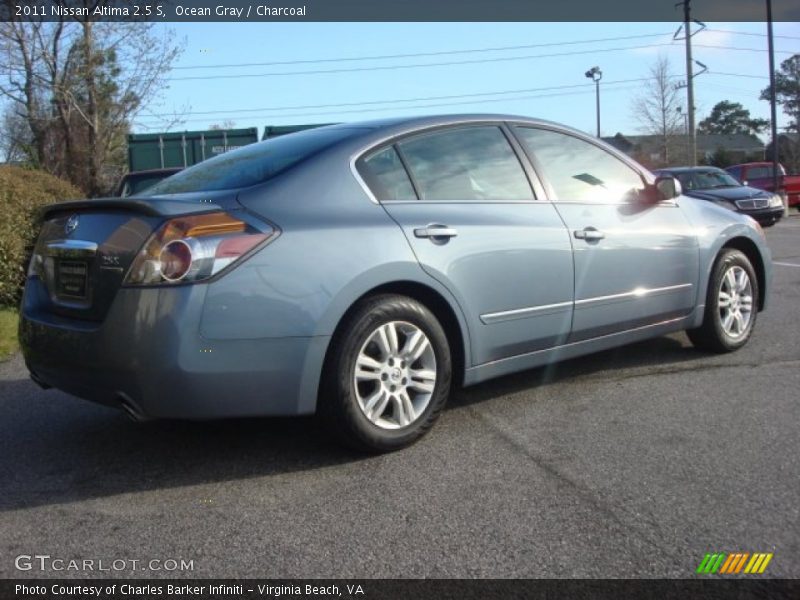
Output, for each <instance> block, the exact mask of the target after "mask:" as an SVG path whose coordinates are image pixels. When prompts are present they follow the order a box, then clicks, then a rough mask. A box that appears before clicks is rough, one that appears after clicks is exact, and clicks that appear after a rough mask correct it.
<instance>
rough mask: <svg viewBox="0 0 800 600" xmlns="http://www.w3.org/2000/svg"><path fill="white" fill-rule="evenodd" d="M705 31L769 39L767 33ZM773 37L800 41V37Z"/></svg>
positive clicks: (730, 30) (726, 30) (722, 30)
mask: <svg viewBox="0 0 800 600" xmlns="http://www.w3.org/2000/svg"><path fill="white" fill-rule="evenodd" d="M705 31H715V32H717V33H731V34H733V35H749V36H752V37H767V34H766V33H754V32H750V31H734V30H732V29H706V30H705ZM772 37H775V38H780V39H782V40H800V37H795V36H792V35H774V36H772Z"/></svg>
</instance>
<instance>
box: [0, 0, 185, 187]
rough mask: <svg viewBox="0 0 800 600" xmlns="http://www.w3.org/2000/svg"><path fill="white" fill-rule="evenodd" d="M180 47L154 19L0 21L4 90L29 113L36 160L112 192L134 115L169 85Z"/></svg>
mask: <svg viewBox="0 0 800 600" xmlns="http://www.w3.org/2000/svg"><path fill="white" fill-rule="evenodd" d="M106 3H107V0H106V1H99V2H88V1H86V0H85V4H86V6H87V7H89V8H90V9H92V8H94V7H95V6H96V5H98V4H101V5H102V4H106ZM90 12H91V10H90ZM179 52H180V46H179V45H176V44H175V43H174V41H173V36H172V33H171V32H169V31H166V30H159V29H157V28H156V27H155V25H154V24H152V23H145V22H120V23H115V22H94V21H92V20H91V17H81V18H69V19H68V20H67V19H66V18H65V20H61V21H56V22H43V21H33V22H30V21H29V22H22V21H6V22H2V23H0V95H1V96H4V97H5V98H6V99H7V100H8V101H9V104H10V105H11V106H12V107H13V109H14V110H15V111H16V113H17V114H19V115H22V116H23V118H24V119H25V120H26V121H27V124H28V128H29V130H30V137H31V139H32V141H33V143H32V145H31V156H30V160H31V162H33V163H34V164H36V165H38V166H40V167H42V168H44V169H46V170H47V171H49V172H51V173H53V174H55V175H58V176H61V177H66V178H68V179H69V180H71V181H72V182H73V183H74V184H76V185H77V186H78V187H80V188H82V189H83V190H84V192H86V193H87V194H89V195H91V196H97V195H101V194H103V193H104V192H106V191H107V190H108V189H109V188H110V187H111V185H112V183H113V182H112V181H110V177H109V173H117V172H118V171H119V170H120V168H121V167H122V165H124V162H125V136H126V134H127V133H128V131H129V128H130V123H131V121H132V120H133V119H134V118H135V117H136V115H137V114H138V113H139V112H140V111H142V110H143V109H144V108H145V107H146V106H147V105H148V104H149V103H150V102H152V101H153V100H154V99H155V98H156V97H157V95H158V94H159V93H160V92H161V91H162V90H163V89H164V85H165V78H166V75H167V73H168V72H169V70H170V68H171V66H172V64H173V62H174V61H175V59H176V58H177V57H178V55H179Z"/></svg>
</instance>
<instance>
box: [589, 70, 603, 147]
mask: <svg viewBox="0 0 800 600" xmlns="http://www.w3.org/2000/svg"><path fill="white" fill-rule="evenodd" d="M584 75H586V77H588V78H589V79H591V80H592V81H594V86H595V99H596V103H597V137H600V80H601V79H602V78H603V72H602V71H601V70H600V67H592V68H591V69H589V70H588V71H586V73H584Z"/></svg>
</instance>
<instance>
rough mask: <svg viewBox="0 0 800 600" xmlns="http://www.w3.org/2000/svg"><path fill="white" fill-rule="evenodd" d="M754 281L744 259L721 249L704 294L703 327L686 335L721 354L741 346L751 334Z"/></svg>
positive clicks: (736, 252)
mask: <svg viewBox="0 0 800 600" xmlns="http://www.w3.org/2000/svg"><path fill="white" fill-rule="evenodd" d="M757 303H758V279H757V278H756V274H755V271H754V270H753V265H752V264H751V263H750V260H749V259H748V258H747V256H746V255H745V254H744V253H743V252H740V251H739V250H734V249H731V248H729V249H725V250H723V251H722V252H721V253H720V255H719V256H718V257H717V260H716V262H715V263H714V268H713V269H712V271H711V278H710V280H709V282H708V292H707V294H706V309H705V315H704V317H703V324H702V325H701V326H700V327H698V328H697V329H689V330H688V331H687V332H686V333H687V334H688V336H689V339H690V340H691V342H692V343H693V344H694V345H695V346H696V347H697V348H700V349H702V350H708V351H711V352H717V353H725V352H733V351H734V350H738V349H739V348H741V347H742V346H744V345H745V344H746V343H747V341H748V340H749V339H750V336H751V335H752V333H753V327H754V326H755V323H756V315H757V314H758V309H757Z"/></svg>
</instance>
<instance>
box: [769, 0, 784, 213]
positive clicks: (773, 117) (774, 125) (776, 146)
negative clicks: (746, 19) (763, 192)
mask: <svg viewBox="0 0 800 600" xmlns="http://www.w3.org/2000/svg"><path fill="white" fill-rule="evenodd" d="M767 43H768V47H769V112H770V123H771V126H770V128H771V129H772V190H773V191H774V192H775V193H776V194H777V193H778V164H779V163H778V159H779V158H780V143H779V142H780V140H778V110H777V108H776V106H775V105H776V102H775V46H774V44H773V39H772V0H767ZM783 214H784V215H786V216H788V214H789V201H788V199H784V203H783Z"/></svg>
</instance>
